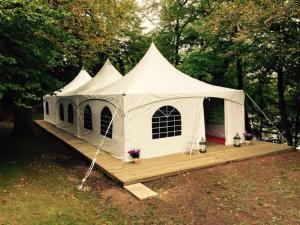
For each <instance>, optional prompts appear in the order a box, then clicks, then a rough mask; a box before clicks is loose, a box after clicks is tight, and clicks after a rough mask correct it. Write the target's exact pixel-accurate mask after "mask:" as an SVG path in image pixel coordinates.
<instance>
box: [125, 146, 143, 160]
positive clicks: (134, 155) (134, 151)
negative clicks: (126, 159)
mask: <svg viewBox="0 0 300 225" xmlns="http://www.w3.org/2000/svg"><path fill="white" fill-rule="evenodd" d="M140 152H141V150H140V149H137V148H132V149H130V150H129V151H128V154H129V155H130V156H131V158H132V162H134V163H138V162H139V161H140Z"/></svg>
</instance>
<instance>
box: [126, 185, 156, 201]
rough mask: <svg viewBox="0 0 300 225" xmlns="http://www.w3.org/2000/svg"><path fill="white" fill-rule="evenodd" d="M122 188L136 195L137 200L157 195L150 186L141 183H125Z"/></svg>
mask: <svg viewBox="0 0 300 225" xmlns="http://www.w3.org/2000/svg"><path fill="white" fill-rule="evenodd" d="M124 188H125V189H126V190H127V191H129V192H130V193H131V194H132V195H134V196H135V197H137V198H138V199H139V200H144V199H147V198H153V197H157V196H158V195H157V193H156V192H154V191H152V190H151V189H150V188H148V187H147V186H145V185H143V184H141V183H137V184H131V185H127V186H124Z"/></svg>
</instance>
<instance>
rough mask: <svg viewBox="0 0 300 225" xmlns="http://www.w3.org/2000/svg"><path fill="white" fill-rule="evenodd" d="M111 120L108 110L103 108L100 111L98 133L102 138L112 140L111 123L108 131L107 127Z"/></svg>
mask: <svg viewBox="0 0 300 225" xmlns="http://www.w3.org/2000/svg"><path fill="white" fill-rule="evenodd" d="M111 120H112V114H111V112H110V110H109V108H108V107H104V108H103V109H102V111H101V115H100V121H101V124H100V133H101V135H103V136H106V137H109V138H112V129H113V124H112V122H111V125H110V127H109V129H108V126H109V124H110V121H111Z"/></svg>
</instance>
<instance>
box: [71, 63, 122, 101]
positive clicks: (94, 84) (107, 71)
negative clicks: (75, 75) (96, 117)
mask: <svg viewBox="0 0 300 225" xmlns="http://www.w3.org/2000/svg"><path fill="white" fill-rule="evenodd" d="M122 77H123V76H122V75H121V74H120V73H119V71H117V70H116V68H115V67H114V66H113V65H112V64H111V63H110V61H109V60H106V62H105V63H104V65H103V66H102V68H101V69H100V70H99V72H98V73H97V74H96V76H94V78H93V79H91V80H90V81H88V82H87V83H85V84H84V85H82V86H80V87H79V88H77V89H75V90H73V91H71V92H68V93H66V94H67V95H75V94H78V95H84V94H88V93H89V92H90V91H94V90H98V89H101V88H103V87H105V86H107V85H109V84H111V83H113V82H115V81H117V80H119V79H121V78H122Z"/></svg>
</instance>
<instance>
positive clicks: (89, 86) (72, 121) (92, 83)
mask: <svg viewBox="0 0 300 225" xmlns="http://www.w3.org/2000/svg"><path fill="white" fill-rule="evenodd" d="M122 77H123V76H122V75H121V74H120V73H119V72H118V71H117V70H116V69H115V67H114V66H113V65H112V64H111V63H110V62H109V60H107V61H106V62H105V63H104V65H103V66H102V68H101V69H100V70H99V72H98V73H97V74H96V75H95V77H93V79H91V80H89V81H88V82H85V84H83V85H81V86H80V87H78V88H76V89H74V90H71V91H68V92H64V94H63V95H59V96H57V97H56V102H57V103H56V115H57V118H58V119H57V123H56V126H57V127H59V128H61V129H63V130H66V131H68V132H69V133H72V134H74V135H76V136H78V135H79V131H80V129H79V128H80V126H81V125H80V124H79V123H78V121H80V119H79V116H80V114H79V113H78V112H77V110H78V107H77V106H78V102H77V99H78V98H76V97H74V96H78V95H83V94H84V93H85V92H86V91H87V90H90V91H93V90H97V89H101V88H103V87H105V86H107V85H108V84H111V83H113V82H115V81H117V80H119V79H121V78H122Z"/></svg>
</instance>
